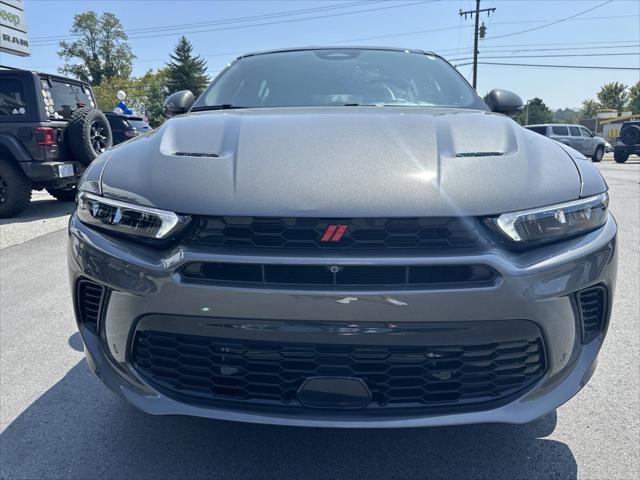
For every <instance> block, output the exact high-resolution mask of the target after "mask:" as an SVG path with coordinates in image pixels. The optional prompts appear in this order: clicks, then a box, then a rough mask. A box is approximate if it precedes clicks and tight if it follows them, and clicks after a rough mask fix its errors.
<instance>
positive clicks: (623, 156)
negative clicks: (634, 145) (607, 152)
mask: <svg viewBox="0 0 640 480" xmlns="http://www.w3.org/2000/svg"><path fill="white" fill-rule="evenodd" d="M613 159H614V160H615V161H616V162H617V163H624V162H626V161H627V160H629V154H628V153H624V152H614V153H613Z"/></svg>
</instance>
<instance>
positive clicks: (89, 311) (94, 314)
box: [77, 279, 105, 332]
mask: <svg viewBox="0 0 640 480" xmlns="http://www.w3.org/2000/svg"><path fill="white" fill-rule="evenodd" d="M77 289H78V290H77V295H78V298H77V301H78V314H79V315H80V322H81V323H83V324H84V325H85V326H86V327H87V328H89V329H90V330H92V331H93V332H96V331H97V329H98V320H99V319H100V314H101V312H102V305H103V301H104V295H105V288H104V287H103V286H102V285H100V284H98V283H95V282H92V281H90V280H84V279H83V280H80V281H79V282H78V286H77Z"/></svg>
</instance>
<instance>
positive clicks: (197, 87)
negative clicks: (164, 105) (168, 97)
mask: <svg viewBox="0 0 640 480" xmlns="http://www.w3.org/2000/svg"><path fill="white" fill-rule="evenodd" d="M192 51H193V46H192V45H191V42H189V40H187V38H186V37H184V36H182V37H180V40H178V44H177V45H176V47H175V49H174V51H173V53H172V54H171V55H170V57H171V60H172V61H171V62H169V63H167V70H168V72H167V87H168V88H169V91H170V92H171V93H173V92H177V91H179V90H191V91H192V92H193V94H194V95H195V96H196V97H197V96H198V95H200V94H201V93H202V92H203V90H204V89H205V88H206V87H207V84H208V83H209V77H208V76H207V73H206V72H207V62H206V61H205V60H204V59H203V58H202V57H200V56H196V57H194V56H193V55H192Z"/></svg>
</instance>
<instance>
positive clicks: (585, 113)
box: [580, 98, 600, 118]
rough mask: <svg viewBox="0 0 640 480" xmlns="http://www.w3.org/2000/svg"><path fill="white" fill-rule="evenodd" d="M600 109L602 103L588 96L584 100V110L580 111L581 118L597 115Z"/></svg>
mask: <svg viewBox="0 0 640 480" xmlns="http://www.w3.org/2000/svg"><path fill="white" fill-rule="evenodd" d="M599 109H600V104H599V103H598V102H597V101H595V100H593V99H591V98H588V99H586V100H583V101H582V110H581V113H580V117H581V118H593V117H595V116H596V114H597V113H598V110H599Z"/></svg>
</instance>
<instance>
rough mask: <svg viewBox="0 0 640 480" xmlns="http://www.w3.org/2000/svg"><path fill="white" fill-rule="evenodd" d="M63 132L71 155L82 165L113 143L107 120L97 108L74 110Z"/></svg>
mask: <svg viewBox="0 0 640 480" xmlns="http://www.w3.org/2000/svg"><path fill="white" fill-rule="evenodd" d="M65 133H66V135H67V139H68V141H69V146H70V147H71V153H72V155H73V157H74V158H75V159H76V160H77V161H78V162H81V163H83V164H84V165H89V164H90V163H91V162H93V161H94V160H95V158H96V157H97V156H98V155H100V154H101V153H103V152H104V151H105V150H107V149H108V148H109V147H111V146H112V145H113V136H112V134H111V127H110V126H109V121H108V120H107V117H105V115H104V113H102V112H101V111H100V110H98V109H97V108H92V107H81V108H78V109H76V110H74V111H73V113H72V114H71V118H70V119H69V126H68V127H67V130H66V132H65Z"/></svg>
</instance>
